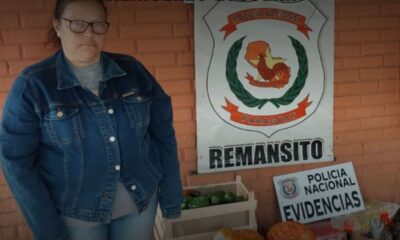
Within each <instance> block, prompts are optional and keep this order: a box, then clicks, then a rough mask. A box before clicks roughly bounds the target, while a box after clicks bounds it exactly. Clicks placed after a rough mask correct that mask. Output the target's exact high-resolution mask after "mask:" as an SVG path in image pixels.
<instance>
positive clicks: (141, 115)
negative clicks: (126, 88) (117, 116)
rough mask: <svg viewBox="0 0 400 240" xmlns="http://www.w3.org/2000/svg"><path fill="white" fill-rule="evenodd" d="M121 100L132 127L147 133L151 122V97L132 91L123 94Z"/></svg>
mask: <svg viewBox="0 0 400 240" xmlns="http://www.w3.org/2000/svg"><path fill="white" fill-rule="evenodd" d="M121 100H122V104H123V107H124V109H125V111H126V114H127V116H128V119H129V123H130V127H131V128H136V129H137V130H141V132H143V133H145V131H147V127H148V126H149V123H150V107H151V98H150V97H149V96H147V95H144V94H140V93H135V92H132V93H131V94H124V95H122V97H121Z"/></svg>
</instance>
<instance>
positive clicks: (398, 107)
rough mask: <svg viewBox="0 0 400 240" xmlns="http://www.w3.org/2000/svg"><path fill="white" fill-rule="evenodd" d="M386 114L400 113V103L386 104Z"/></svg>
mask: <svg viewBox="0 0 400 240" xmlns="http://www.w3.org/2000/svg"><path fill="white" fill-rule="evenodd" d="M385 115H400V104H398V103H396V104H386V105H385ZM399 136H400V135H399Z"/></svg>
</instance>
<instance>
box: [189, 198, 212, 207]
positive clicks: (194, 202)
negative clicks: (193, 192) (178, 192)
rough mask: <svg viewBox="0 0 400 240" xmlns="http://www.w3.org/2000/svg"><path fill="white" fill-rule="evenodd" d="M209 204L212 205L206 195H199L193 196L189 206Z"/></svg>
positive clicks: (205, 205)
mask: <svg viewBox="0 0 400 240" xmlns="http://www.w3.org/2000/svg"><path fill="white" fill-rule="evenodd" d="M208 205H210V201H209V199H208V198H207V197H205V196H198V197H195V198H193V199H192V200H191V201H190V202H189V205H188V206H189V208H201V207H207V206H208Z"/></svg>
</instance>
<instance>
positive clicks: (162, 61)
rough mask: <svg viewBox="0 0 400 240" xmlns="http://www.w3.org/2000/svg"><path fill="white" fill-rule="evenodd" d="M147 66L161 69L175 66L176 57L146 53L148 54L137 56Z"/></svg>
mask: <svg viewBox="0 0 400 240" xmlns="http://www.w3.org/2000/svg"><path fill="white" fill-rule="evenodd" d="M134 56H135V57H136V58H137V59H139V60H140V61H141V62H142V63H143V64H144V65H145V66H149V67H155V66H156V67H160V66H175V65H176V59H175V58H176V57H175V54H173V53H146V54H135V55H134Z"/></svg>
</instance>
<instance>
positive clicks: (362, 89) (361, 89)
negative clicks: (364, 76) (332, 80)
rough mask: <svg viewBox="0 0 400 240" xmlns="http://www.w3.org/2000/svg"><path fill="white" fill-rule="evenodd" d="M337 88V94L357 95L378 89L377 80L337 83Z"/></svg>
mask: <svg viewBox="0 0 400 240" xmlns="http://www.w3.org/2000/svg"><path fill="white" fill-rule="evenodd" d="M336 86H338V90H337V91H336V90H335V94H336V95H337V96H346V95H358V94H365V93H374V92H377V90H378V82H377V81H369V82H356V83H338V84H337V85H336Z"/></svg>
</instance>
